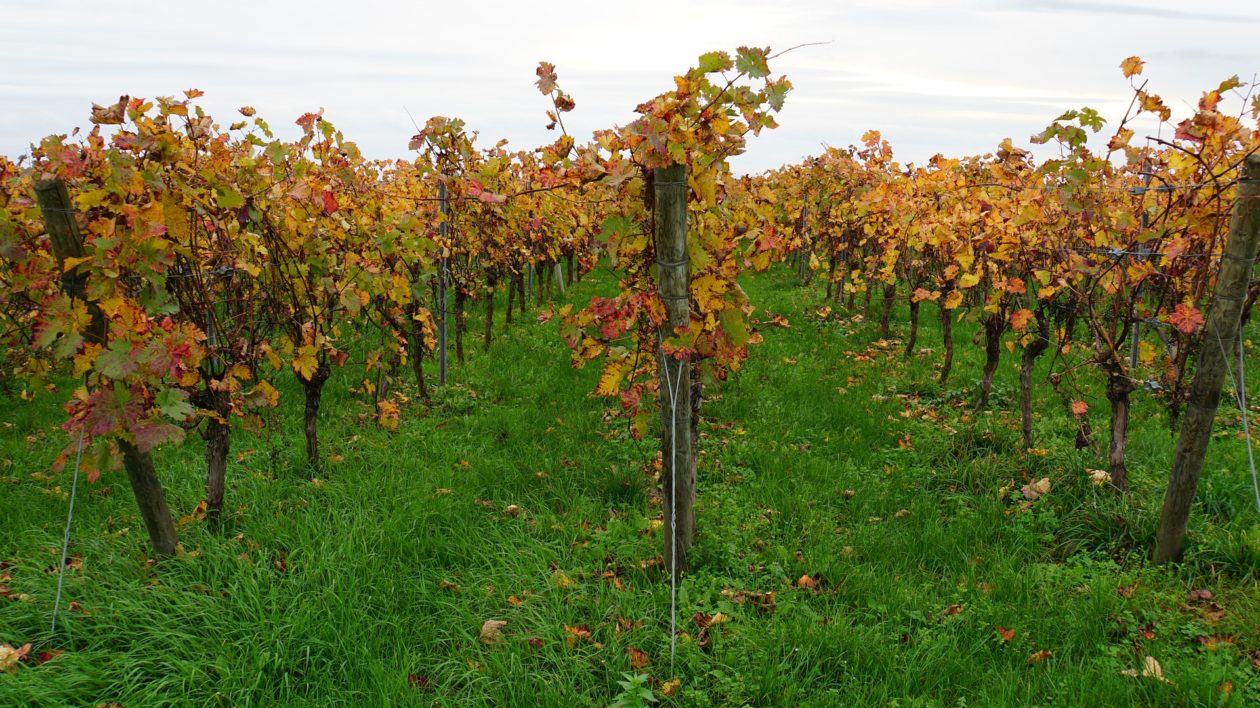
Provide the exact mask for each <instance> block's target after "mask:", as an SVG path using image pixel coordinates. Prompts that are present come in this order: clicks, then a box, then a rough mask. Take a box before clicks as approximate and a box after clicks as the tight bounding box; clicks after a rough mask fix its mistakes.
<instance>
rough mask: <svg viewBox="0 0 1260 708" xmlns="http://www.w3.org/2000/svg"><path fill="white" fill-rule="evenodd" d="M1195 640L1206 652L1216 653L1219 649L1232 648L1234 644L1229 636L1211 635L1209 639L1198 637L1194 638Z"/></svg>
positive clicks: (1231, 636)
mask: <svg viewBox="0 0 1260 708" xmlns="http://www.w3.org/2000/svg"><path fill="white" fill-rule="evenodd" d="M1195 639H1197V640H1198V642H1199V644H1202V645H1203V648H1204V649H1207V650H1208V651H1216V650H1217V649H1220V648H1221V647H1224V646H1233V644H1234V637H1233V635H1230V634H1224V635H1222V634H1213V635H1212V636H1210V637H1209V636H1202V635H1200V636H1198V637H1195Z"/></svg>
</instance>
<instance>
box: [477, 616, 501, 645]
mask: <svg viewBox="0 0 1260 708" xmlns="http://www.w3.org/2000/svg"><path fill="white" fill-rule="evenodd" d="M506 626H507V622H506V621H504V620H494V619H491V620H486V621H485V623H484V624H482V625H481V634H480V635H479V636H478V637H477V639H479V640H480V641H481V643H482V644H488V645H491V646H493V645H495V644H498V643H499V642H502V641H503V628H504V627H506Z"/></svg>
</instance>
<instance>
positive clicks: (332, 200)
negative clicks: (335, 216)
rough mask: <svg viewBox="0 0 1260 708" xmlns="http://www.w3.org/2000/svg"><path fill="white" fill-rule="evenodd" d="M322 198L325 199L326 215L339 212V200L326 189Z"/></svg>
mask: <svg viewBox="0 0 1260 708" xmlns="http://www.w3.org/2000/svg"><path fill="white" fill-rule="evenodd" d="M321 196H322V197H323V198H324V213H325V214H332V213H333V212H335V211H337V208H338V205H337V198H336V197H334V196H333V193H332V192H330V191H328V190H327V189H325V190H324V192H323V194H322V195H321Z"/></svg>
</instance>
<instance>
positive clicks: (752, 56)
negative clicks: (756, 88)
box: [735, 47, 770, 79]
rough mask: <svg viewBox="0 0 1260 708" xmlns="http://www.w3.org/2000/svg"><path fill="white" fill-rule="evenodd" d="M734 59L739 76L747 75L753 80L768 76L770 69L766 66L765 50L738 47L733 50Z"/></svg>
mask: <svg viewBox="0 0 1260 708" xmlns="http://www.w3.org/2000/svg"><path fill="white" fill-rule="evenodd" d="M735 57H736V59H735V68H736V69H739V72H740V73H741V74H748V76H750V77H751V78H754V79H760V78H761V77H763V76H769V75H770V67H769V65H767V64H766V50H765V49H756V48H749V47H740V48H739V49H736V50H735Z"/></svg>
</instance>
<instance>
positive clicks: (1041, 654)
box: [1028, 649, 1054, 666]
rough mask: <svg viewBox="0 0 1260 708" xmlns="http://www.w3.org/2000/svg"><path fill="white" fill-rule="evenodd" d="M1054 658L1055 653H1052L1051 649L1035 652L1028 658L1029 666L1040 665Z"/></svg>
mask: <svg viewBox="0 0 1260 708" xmlns="http://www.w3.org/2000/svg"><path fill="white" fill-rule="evenodd" d="M1052 656H1054V653H1053V652H1051V651H1050V650H1049V649H1042V650H1041V651H1038V652H1033V653H1032V654H1031V655H1030V656H1029V657H1028V665H1029V666H1032V665H1034V664H1040V663H1042V662H1044V661H1045V660H1046V659H1049V658H1050V657H1052Z"/></svg>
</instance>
